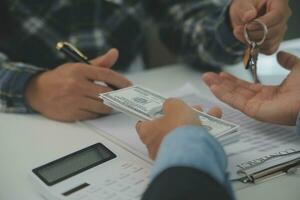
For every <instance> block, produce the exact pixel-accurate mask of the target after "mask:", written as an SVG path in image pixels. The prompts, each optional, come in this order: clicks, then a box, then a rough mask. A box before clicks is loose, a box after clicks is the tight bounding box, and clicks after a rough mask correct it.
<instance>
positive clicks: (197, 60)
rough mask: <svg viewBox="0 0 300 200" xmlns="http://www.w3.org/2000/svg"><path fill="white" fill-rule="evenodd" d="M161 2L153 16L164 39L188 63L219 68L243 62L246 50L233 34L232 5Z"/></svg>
mask: <svg viewBox="0 0 300 200" xmlns="http://www.w3.org/2000/svg"><path fill="white" fill-rule="evenodd" d="M154 2H156V1H154ZM158 2H160V1H157V3H156V7H158V11H152V13H156V14H155V16H156V19H157V21H158V23H159V27H160V35H161V39H162V41H163V42H164V43H165V44H166V45H167V46H168V47H169V48H170V49H171V50H172V51H173V52H175V53H176V54H178V55H180V56H182V57H183V59H184V60H185V61H186V62H188V63H190V64H192V65H196V66H197V67H199V66H200V67H220V66H223V65H226V64H232V63H236V62H238V61H240V60H241V57H242V54H243V51H244V48H245V47H244V45H243V44H241V43H240V42H239V41H238V40H237V39H236V38H235V37H234V35H233V32H232V28H231V25H230V21H229V18H228V5H227V4H228V3H229V2H228V3H227V4H226V3H224V1H220V2H219V3H218V2H216V1H211V0H189V1H186V0H184V1H176V3H173V5H172V3H165V4H163V3H158ZM152 4H155V3H152ZM170 4H171V5H170ZM152 7H154V6H152ZM152 10H154V8H153V9H152ZM162 13H163V14H162Z"/></svg>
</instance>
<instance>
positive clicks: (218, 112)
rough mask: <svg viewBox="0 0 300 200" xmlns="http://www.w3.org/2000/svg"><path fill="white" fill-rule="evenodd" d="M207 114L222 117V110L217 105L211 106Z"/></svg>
mask: <svg viewBox="0 0 300 200" xmlns="http://www.w3.org/2000/svg"><path fill="white" fill-rule="evenodd" d="M207 114H209V115H211V116H214V117H217V118H221V117H222V110H221V109H220V108H219V107H212V108H210V109H209V111H208V112H207Z"/></svg>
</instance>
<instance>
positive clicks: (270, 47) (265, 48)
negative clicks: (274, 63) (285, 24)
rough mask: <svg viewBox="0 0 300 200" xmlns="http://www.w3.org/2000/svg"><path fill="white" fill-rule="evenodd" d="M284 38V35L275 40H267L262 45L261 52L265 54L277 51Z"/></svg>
mask: <svg viewBox="0 0 300 200" xmlns="http://www.w3.org/2000/svg"><path fill="white" fill-rule="evenodd" d="M282 40H283V36H282V37H281V38H277V39H275V40H273V41H272V40H269V41H267V42H265V43H264V44H263V45H262V46H261V47H260V50H259V51H260V52H261V53H263V54H265V55H272V54H273V53H275V52H276V51H277V50H278V48H279V45H280V42H281V41H282Z"/></svg>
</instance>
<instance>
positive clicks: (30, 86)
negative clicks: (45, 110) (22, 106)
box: [24, 72, 45, 111]
mask: <svg viewBox="0 0 300 200" xmlns="http://www.w3.org/2000/svg"><path fill="white" fill-rule="evenodd" d="M44 73H45V72H44ZM44 73H39V74H36V75H34V76H32V77H31V78H30V79H29V80H28V82H27V84H26V86H25V93H24V96H25V102H26V104H27V105H28V106H29V107H31V108H32V109H33V110H35V111H38V107H39V106H38V102H39V100H38V99H39V95H38V93H39V90H38V85H39V83H40V82H41V81H40V79H41V76H42V75H43V74H44Z"/></svg>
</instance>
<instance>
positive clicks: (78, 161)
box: [33, 143, 116, 186]
mask: <svg viewBox="0 0 300 200" xmlns="http://www.w3.org/2000/svg"><path fill="white" fill-rule="evenodd" d="M115 157H116V155H115V154H114V153H113V152H111V151H110V150H109V149H107V148H106V147H105V146H104V145H102V144H100V143H97V144H94V145H92V146H89V147H87V148H85V149H82V150H80V151H77V152H75V153H72V154H70V155H67V156H65V157H62V158H59V159H57V160H55V161H53V162H51V163H48V164H46V165H43V166H41V167H38V168H36V169H34V170H33V173H35V174H36V175H37V176H38V177H39V178H40V179H41V180H42V181H43V182H44V183H46V184H47V185H48V186H51V185H54V184H56V183H58V182H61V181H63V180H65V179H67V178H70V177H72V176H74V175H76V174H79V173H81V172H83V171H85V170H88V169H90V168H92V167H94V166H97V165H99V164H101V163H104V162H106V161H108V160H111V159H113V158H115Z"/></svg>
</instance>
